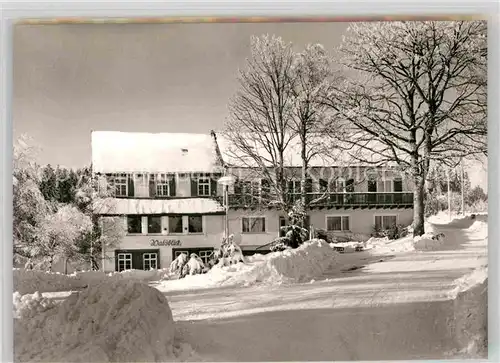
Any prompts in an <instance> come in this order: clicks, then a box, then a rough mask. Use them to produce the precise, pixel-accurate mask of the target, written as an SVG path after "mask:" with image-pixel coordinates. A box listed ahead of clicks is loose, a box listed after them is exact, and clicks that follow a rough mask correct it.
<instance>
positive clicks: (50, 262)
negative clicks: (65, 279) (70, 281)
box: [49, 256, 54, 272]
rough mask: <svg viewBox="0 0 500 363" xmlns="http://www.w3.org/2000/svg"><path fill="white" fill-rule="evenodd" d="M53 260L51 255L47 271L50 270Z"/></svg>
mask: <svg viewBox="0 0 500 363" xmlns="http://www.w3.org/2000/svg"><path fill="white" fill-rule="evenodd" d="M53 261H54V257H52V256H51V257H50V259H49V272H52V263H53Z"/></svg>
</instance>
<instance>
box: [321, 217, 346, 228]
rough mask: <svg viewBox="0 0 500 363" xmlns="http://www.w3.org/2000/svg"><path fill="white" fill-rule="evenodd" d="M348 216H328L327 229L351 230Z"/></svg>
mask: <svg viewBox="0 0 500 363" xmlns="http://www.w3.org/2000/svg"><path fill="white" fill-rule="evenodd" d="M349 222H350V221H349V217H348V216H329V217H326V229H327V231H349V229H350V223H349Z"/></svg>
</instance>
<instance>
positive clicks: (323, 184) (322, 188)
mask: <svg viewBox="0 0 500 363" xmlns="http://www.w3.org/2000/svg"><path fill="white" fill-rule="evenodd" d="M327 190H328V181H326V180H325V179H320V180H319V191H320V192H322V193H323V192H326V191H327Z"/></svg>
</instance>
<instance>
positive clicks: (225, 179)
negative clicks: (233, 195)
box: [217, 175, 234, 239]
mask: <svg viewBox="0 0 500 363" xmlns="http://www.w3.org/2000/svg"><path fill="white" fill-rule="evenodd" d="M217 182H218V183H219V184H221V185H222V186H223V188H224V194H223V202H224V203H223V204H224V209H225V211H226V215H225V220H224V238H225V239H227V238H228V237H229V186H230V185H233V184H234V178H233V177H231V176H229V175H225V176H223V177H222V178H220V179H219V180H218V181H217Z"/></svg>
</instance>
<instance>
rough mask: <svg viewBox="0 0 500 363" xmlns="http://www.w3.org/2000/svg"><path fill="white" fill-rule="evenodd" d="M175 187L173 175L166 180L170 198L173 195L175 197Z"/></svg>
mask: <svg viewBox="0 0 500 363" xmlns="http://www.w3.org/2000/svg"><path fill="white" fill-rule="evenodd" d="M175 187H176V184H175V175H174V176H172V177H171V178H170V179H169V180H168V189H169V192H170V196H171V197H175V195H176V191H175Z"/></svg>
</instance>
